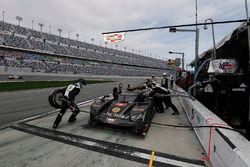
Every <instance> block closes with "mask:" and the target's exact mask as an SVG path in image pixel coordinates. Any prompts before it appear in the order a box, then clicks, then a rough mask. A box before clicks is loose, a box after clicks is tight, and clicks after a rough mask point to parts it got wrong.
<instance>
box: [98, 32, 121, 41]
mask: <svg viewBox="0 0 250 167" xmlns="http://www.w3.org/2000/svg"><path fill="white" fill-rule="evenodd" d="M124 36H125V32H121V33H113V34H104V35H103V37H104V41H105V42H108V43H116V42H120V41H122V40H124Z"/></svg>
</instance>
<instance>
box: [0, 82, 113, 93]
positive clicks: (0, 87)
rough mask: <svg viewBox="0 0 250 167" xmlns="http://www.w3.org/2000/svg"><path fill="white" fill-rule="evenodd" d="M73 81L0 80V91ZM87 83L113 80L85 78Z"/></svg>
mask: <svg viewBox="0 0 250 167" xmlns="http://www.w3.org/2000/svg"><path fill="white" fill-rule="evenodd" d="M73 82H74V81H25V82H2V83H0V92H8V91H19V90H29V89H43V88H52V87H63V86H67V85H69V84H72V83H73ZM86 82H87V85H88V84H96V83H105V82H113V81H96V80H87V81H86Z"/></svg>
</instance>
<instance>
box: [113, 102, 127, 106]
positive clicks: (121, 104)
mask: <svg viewBox="0 0 250 167" xmlns="http://www.w3.org/2000/svg"><path fill="white" fill-rule="evenodd" d="M127 105H128V104H127V103H116V104H115V105H114V106H117V107H125V106H127Z"/></svg>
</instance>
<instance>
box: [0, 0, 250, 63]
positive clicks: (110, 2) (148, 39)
mask: <svg viewBox="0 0 250 167" xmlns="http://www.w3.org/2000/svg"><path fill="white" fill-rule="evenodd" d="M249 4H250V1H249V2H248V7H249ZM197 7H198V10H197V13H198V15H197V17H198V23H203V22H204V21H205V20H206V19H208V18H211V19H213V21H225V20H237V19H245V18H246V10H245V0H223V1H222V0H197ZM3 11H4V20H5V22H9V23H12V24H17V23H18V22H17V20H16V16H21V17H22V18H23V21H22V22H21V26H23V27H27V28H31V27H32V20H34V22H33V23H34V24H33V26H34V29H36V30H38V31H39V30H40V28H39V26H38V23H42V24H44V25H45V26H44V27H43V32H49V26H51V33H53V34H56V35H58V30H57V29H58V28H61V29H62V30H63V31H62V36H63V37H70V38H72V39H76V35H75V34H76V33H78V34H80V36H79V40H81V41H85V42H89V43H94V44H95V45H102V46H105V44H104V40H103V36H102V32H110V31H118V30H127V29H137V28H148V27H158V26H172V25H178V24H193V23H195V0H126V1H125V0H98V1H97V0H70V1H69V0H1V1H0V12H1V13H0V15H1V17H0V19H1V20H2V19H3ZM239 25H240V23H232V24H224V25H215V26H214V31H215V41H216V42H219V41H220V40H221V39H222V38H223V37H224V36H226V35H227V34H229V33H230V32H231V31H233V30H234V29H235V28H237V27H238V26H239ZM194 28H195V27H185V29H194ZM199 29H200V31H199V32H200V33H199V54H201V53H202V52H204V51H205V50H207V49H208V48H210V47H212V46H213V43H212V41H213V38H212V31H211V26H208V29H207V30H204V29H203V26H199ZM69 31H70V33H69ZM91 39H94V41H92V40H91ZM117 45H118V48H117V49H119V50H123V51H124V50H125V47H126V51H127V52H132V49H133V51H134V52H136V53H139V51H140V54H143V55H144V56H148V57H154V58H155V57H156V58H158V59H163V60H167V59H175V58H181V55H178V54H169V51H174V52H184V54H185V64H189V63H190V62H191V61H192V60H194V58H195V33H194V32H176V33H170V32H169V29H162V30H152V31H139V32H129V33H126V35H125V40H124V41H122V42H119V43H117ZM108 47H112V48H115V44H112V45H111V44H108Z"/></svg>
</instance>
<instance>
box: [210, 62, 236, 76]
mask: <svg viewBox="0 0 250 167" xmlns="http://www.w3.org/2000/svg"><path fill="white" fill-rule="evenodd" d="M237 68H238V64H237V62H236V60H234V59H216V60H212V61H210V63H209V68H208V73H234V72H235V71H236V70H237Z"/></svg>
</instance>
